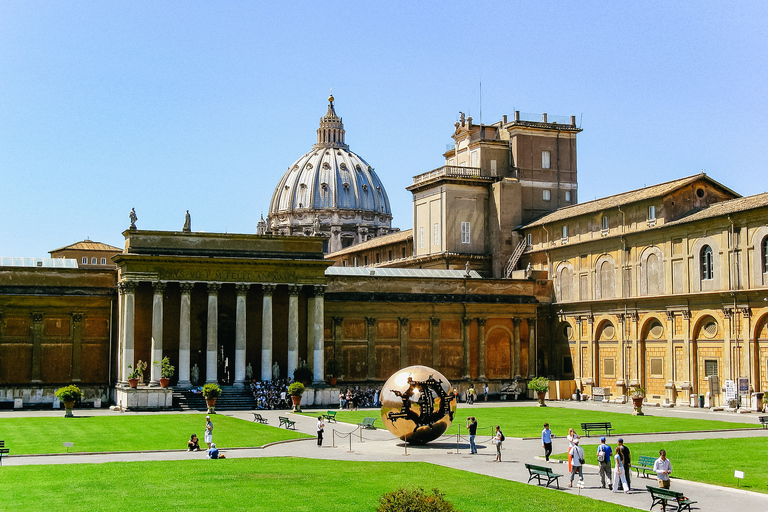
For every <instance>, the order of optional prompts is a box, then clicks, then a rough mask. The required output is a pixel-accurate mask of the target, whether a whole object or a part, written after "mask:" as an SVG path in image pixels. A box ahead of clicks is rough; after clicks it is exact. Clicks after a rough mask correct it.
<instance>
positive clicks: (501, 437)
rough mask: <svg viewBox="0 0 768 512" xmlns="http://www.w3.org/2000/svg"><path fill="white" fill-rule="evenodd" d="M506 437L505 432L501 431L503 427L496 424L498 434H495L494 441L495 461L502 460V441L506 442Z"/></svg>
mask: <svg viewBox="0 0 768 512" xmlns="http://www.w3.org/2000/svg"><path fill="white" fill-rule="evenodd" d="M505 439H506V437H504V433H503V432H502V431H501V427H500V426H498V425H496V435H495V436H493V440H492V441H491V442H493V443H494V444H495V445H496V459H495V460H494V461H493V462H501V443H503V442H504V440H505Z"/></svg>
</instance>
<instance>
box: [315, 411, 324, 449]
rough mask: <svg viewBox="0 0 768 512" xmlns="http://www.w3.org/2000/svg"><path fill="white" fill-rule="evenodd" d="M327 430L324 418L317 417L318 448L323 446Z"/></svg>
mask: <svg viewBox="0 0 768 512" xmlns="http://www.w3.org/2000/svg"><path fill="white" fill-rule="evenodd" d="M324 430H325V422H324V421H323V417H322V416H318V417H317V446H323V431H324Z"/></svg>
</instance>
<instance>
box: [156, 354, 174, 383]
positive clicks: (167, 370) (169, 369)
mask: <svg viewBox="0 0 768 512" xmlns="http://www.w3.org/2000/svg"><path fill="white" fill-rule="evenodd" d="M152 364H159V365H160V376H161V377H162V378H164V379H170V378H171V377H173V374H174V373H176V367H175V366H173V365H172V364H171V360H170V359H168V356H166V357H164V358H163V360H162V361H152Z"/></svg>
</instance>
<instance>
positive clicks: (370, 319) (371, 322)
mask: <svg viewBox="0 0 768 512" xmlns="http://www.w3.org/2000/svg"><path fill="white" fill-rule="evenodd" d="M365 322H366V323H367V324H368V327H373V326H374V325H376V317H375V316H367V317H365Z"/></svg>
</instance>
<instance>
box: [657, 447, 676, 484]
mask: <svg viewBox="0 0 768 512" xmlns="http://www.w3.org/2000/svg"><path fill="white" fill-rule="evenodd" d="M653 470H654V471H655V472H656V476H657V477H658V479H659V487H663V488H664V489H669V474H670V473H671V472H672V463H671V462H669V459H668V458H667V452H665V451H664V450H659V458H658V459H656V462H654V463H653Z"/></svg>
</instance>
